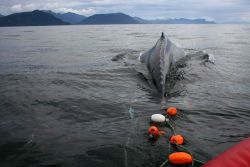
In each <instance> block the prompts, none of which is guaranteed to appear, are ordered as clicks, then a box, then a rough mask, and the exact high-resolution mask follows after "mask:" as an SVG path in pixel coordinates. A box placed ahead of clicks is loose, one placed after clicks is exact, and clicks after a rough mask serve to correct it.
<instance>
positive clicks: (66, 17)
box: [45, 10, 87, 24]
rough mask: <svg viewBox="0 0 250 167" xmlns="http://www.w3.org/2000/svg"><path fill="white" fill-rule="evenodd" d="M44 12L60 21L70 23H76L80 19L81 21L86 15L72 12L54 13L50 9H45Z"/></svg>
mask: <svg viewBox="0 0 250 167" xmlns="http://www.w3.org/2000/svg"><path fill="white" fill-rule="evenodd" d="M45 12H47V13H50V14H52V15H53V16H55V17H56V18H58V19H61V20H62V21H64V22H67V23H70V24H78V23H80V22H81V21H83V20H84V19H85V18H87V17H86V16H83V15H79V14H76V13H72V12H67V13H55V12H53V11H51V10H45Z"/></svg>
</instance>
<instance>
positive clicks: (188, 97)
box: [0, 25, 250, 167]
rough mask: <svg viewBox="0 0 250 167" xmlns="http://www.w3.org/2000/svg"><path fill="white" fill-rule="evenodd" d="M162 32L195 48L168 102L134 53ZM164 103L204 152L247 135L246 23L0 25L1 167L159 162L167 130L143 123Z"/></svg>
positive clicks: (189, 142)
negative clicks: (150, 134)
mask: <svg viewBox="0 0 250 167" xmlns="http://www.w3.org/2000/svg"><path fill="white" fill-rule="evenodd" d="M162 31H163V32H165V33H166V34H167V36H168V37H169V38H170V39H171V40H172V41H174V42H175V43H178V45H179V46H181V47H183V48H184V49H185V52H186V53H187V55H192V56H190V58H189V59H188V60H187V61H186V66H185V67H184V68H182V69H181V70H182V71H183V72H184V78H183V79H180V80H178V81H176V82H175V84H174V85H173V86H172V89H171V93H170V94H169V96H168V98H167V99H165V101H162V99H161V97H160V96H159V95H158V94H157V93H156V92H155V90H154V89H153V88H151V87H149V85H148V82H147V81H146V80H145V79H144V78H143V77H142V75H140V73H139V72H138V60H137V59H138V56H139V54H140V53H141V52H142V51H146V50H147V49H149V48H151V47H152V46H153V45H154V44H155V42H156V41H157V39H158V38H159V36H160V34H161V32H162ZM201 51H204V52H207V53H209V54H210V55H213V57H214V60H215V61H214V64H213V63H207V62H204V60H203V59H202V53H203V52H201ZM117 55H119V56H117ZM114 57H115V58H117V59H116V61H112V58H114ZM167 106H175V107H177V108H178V109H179V110H180V112H179V114H178V117H177V118H175V120H174V124H173V126H174V127H175V128H176V131H177V133H180V134H182V135H183V136H184V137H185V139H186V144H185V147H187V148H189V149H190V151H192V153H193V154H194V156H195V157H196V158H198V159H201V160H203V161H207V160H209V159H211V158H212V157H214V156H216V155H217V154H219V153H220V152H222V151H224V150H225V149H226V148H228V147H230V146H231V145H233V144H235V143H237V142H238V141H240V140H241V139H244V138H246V137H249V136H250V128H249V127H250V25H112V26H51V27H12V28H10V27H6V28H0V166H1V167H38V166H39V167H40V166H51V167H52V166H53V167H54V166H56V167H57V166H58V167H61V166H63V167H67V166H70V167H95V166H98V167H100V166H107V167H117V166H121V167H122V166H124V167H127V166H129V167H134V166H138V167H140V166H148V167H154V166H159V165H160V164H161V163H162V162H163V161H164V160H165V159H166V155H167V153H168V148H169V144H168V142H167V138H164V137H163V138H160V139H159V140H158V141H157V142H156V143H155V144H153V145H152V143H150V142H149V141H148V139H147V135H146V131H147V128H148V126H149V118H150V116H151V115H152V114H155V113H162V111H163V110H162V109H164V108H165V107H167ZM129 108H132V109H133V110H129ZM163 129H164V130H166V131H167V137H169V136H170V134H171V133H170V129H168V128H163Z"/></svg>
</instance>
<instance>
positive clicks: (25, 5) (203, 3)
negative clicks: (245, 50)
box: [0, 0, 250, 23]
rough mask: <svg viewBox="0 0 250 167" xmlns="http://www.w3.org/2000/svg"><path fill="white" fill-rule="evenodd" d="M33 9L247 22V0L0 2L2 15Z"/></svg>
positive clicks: (249, 8)
mask: <svg viewBox="0 0 250 167" xmlns="http://www.w3.org/2000/svg"><path fill="white" fill-rule="evenodd" d="M35 9H40V10H52V11H55V12H61V13H65V12H74V13H78V14H82V15H85V16H89V15H93V14H96V13H113V12H123V13H126V14H129V15H131V16H138V17H141V18H145V19H157V18H158V19H164V18H182V17H183V18H205V19H207V20H213V21H216V22H221V23H224V22H234V23H238V22H243V23H250V0H151V1H149V0H148V1H146V0H123V1H122V0H0V13H1V14H4V15H7V14H11V13H15V12H23V11H31V10H35Z"/></svg>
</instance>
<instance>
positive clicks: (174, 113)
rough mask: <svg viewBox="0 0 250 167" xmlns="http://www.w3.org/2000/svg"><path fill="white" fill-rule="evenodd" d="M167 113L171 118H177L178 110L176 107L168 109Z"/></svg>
mask: <svg viewBox="0 0 250 167" xmlns="http://www.w3.org/2000/svg"><path fill="white" fill-rule="evenodd" d="M166 113H167V114H168V115H169V116H175V115H176V113H177V109H176V108H175V107H169V108H168V109H166Z"/></svg>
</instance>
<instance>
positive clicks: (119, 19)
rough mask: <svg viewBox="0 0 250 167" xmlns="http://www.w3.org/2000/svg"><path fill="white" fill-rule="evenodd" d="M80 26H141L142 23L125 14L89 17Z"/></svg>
mask: <svg viewBox="0 0 250 167" xmlns="http://www.w3.org/2000/svg"><path fill="white" fill-rule="evenodd" d="M80 24H140V22H138V21H137V20H135V19H134V18H133V17H131V16H129V15H126V14H123V13H109V14H95V15H93V16H90V17H87V18H86V19H84V20H83V21H82V22H80Z"/></svg>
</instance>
